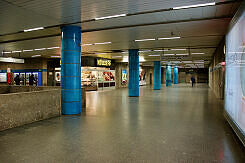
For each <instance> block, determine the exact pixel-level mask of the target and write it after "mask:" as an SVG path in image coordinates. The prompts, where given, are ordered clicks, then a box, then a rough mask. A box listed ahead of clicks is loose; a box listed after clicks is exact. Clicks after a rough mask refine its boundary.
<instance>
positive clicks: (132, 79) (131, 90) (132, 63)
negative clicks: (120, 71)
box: [128, 49, 139, 97]
mask: <svg viewBox="0 0 245 163" xmlns="http://www.w3.org/2000/svg"><path fill="white" fill-rule="evenodd" d="M128 54H129V56H128V64H129V81H128V96H130V97H138V96H139V50H137V49H131V50H129V53H128Z"/></svg>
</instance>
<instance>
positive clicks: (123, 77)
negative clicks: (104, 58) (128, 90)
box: [122, 69, 128, 85]
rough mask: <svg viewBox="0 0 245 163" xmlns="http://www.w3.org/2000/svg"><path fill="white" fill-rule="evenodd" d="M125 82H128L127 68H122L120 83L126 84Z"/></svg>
mask: <svg viewBox="0 0 245 163" xmlns="http://www.w3.org/2000/svg"><path fill="white" fill-rule="evenodd" d="M127 82H128V77H127V70H126V69H124V70H122V85H125V84H127Z"/></svg>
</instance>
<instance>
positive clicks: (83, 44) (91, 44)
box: [82, 44, 93, 46]
mask: <svg viewBox="0 0 245 163" xmlns="http://www.w3.org/2000/svg"><path fill="white" fill-rule="evenodd" d="M91 45H93V44H82V46H91Z"/></svg>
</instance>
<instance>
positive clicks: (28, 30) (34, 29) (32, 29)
mask: <svg viewBox="0 0 245 163" xmlns="http://www.w3.org/2000/svg"><path fill="white" fill-rule="evenodd" d="M41 29H44V27H37V28H31V29H25V30H24V32H30V31H37V30H41Z"/></svg>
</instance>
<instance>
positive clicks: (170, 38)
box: [158, 37, 180, 40]
mask: <svg viewBox="0 0 245 163" xmlns="http://www.w3.org/2000/svg"><path fill="white" fill-rule="evenodd" d="M173 39H180V37H162V38H158V40H173Z"/></svg>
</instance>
